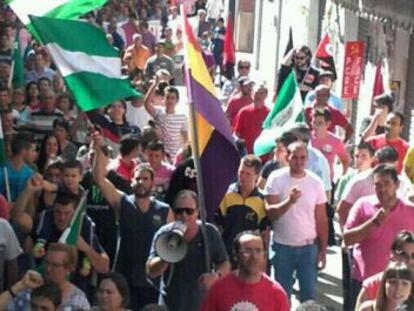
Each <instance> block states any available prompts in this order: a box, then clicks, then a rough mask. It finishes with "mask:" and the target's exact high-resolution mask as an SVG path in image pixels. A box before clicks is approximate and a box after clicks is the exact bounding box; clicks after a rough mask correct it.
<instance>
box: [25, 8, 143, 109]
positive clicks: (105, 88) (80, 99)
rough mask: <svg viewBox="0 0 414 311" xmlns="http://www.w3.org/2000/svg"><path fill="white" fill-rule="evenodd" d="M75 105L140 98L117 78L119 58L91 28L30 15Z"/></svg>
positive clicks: (86, 106) (84, 106)
mask: <svg viewBox="0 0 414 311" xmlns="http://www.w3.org/2000/svg"><path fill="white" fill-rule="evenodd" d="M30 19H31V21H32V26H33V27H34V29H35V30H36V32H37V33H38V34H39V36H40V40H41V42H42V43H43V44H44V45H45V47H46V48H47V50H48V52H49V54H50V56H51V57H52V58H53V60H54V62H55V64H56V66H57V67H58V69H59V71H60V73H61V74H62V76H63V78H64V80H65V83H66V85H67V86H68V88H69V89H70V90H71V92H72V93H73V95H74V97H75V99H76V102H77V104H78V106H79V107H80V108H81V109H82V110H84V111H88V110H92V109H97V108H101V107H104V106H106V105H108V104H110V103H112V102H114V101H115V100H119V99H123V98H126V97H131V96H136V97H142V95H141V94H139V93H138V92H137V91H135V89H133V88H132V87H131V85H130V83H129V81H128V79H126V78H124V77H123V76H122V75H121V59H120V58H119V55H118V52H117V51H116V50H115V49H114V47H113V46H111V45H110V44H109V42H108V41H107V39H106V37H105V34H104V33H103V32H102V31H101V30H100V29H99V28H97V27H95V26H94V25H91V24H88V23H85V22H80V21H72V20H62V19H55V18H49V17H35V16H30Z"/></svg>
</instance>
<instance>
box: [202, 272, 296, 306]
mask: <svg viewBox="0 0 414 311" xmlns="http://www.w3.org/2000/svg"><path fill="white" fill-rule="evenodd" d="M213 310H214V311H229V310H266V311H288V310H290V306H289V301H288V298H287V296H286V293H285V291H284V290H283V288H282V286H280V285H279V284H278V283H276V282H275V281H273V280H272V279H270V278H269V277H268V276H267V275H265V274H263V276H262V279H261V280H260V281H259V282H258V283H255V284H248V283H244V282H242V281H241V280H240V279H239V278H238V277H237V276H235V275H234V274H233V273H230V274H228V275H226V276H225V277H223V278H222V279H220V280H218V281H217V282H216V283H214V284H213V286H212V287H211V289H210V291H209V292H208V295H207V298H206V300H205V301H204V303H203V305H202V306H201V311H213Z"/></svg>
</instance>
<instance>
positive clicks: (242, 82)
mask: <svg viewBox="0 0 414 311" xmlns="http://www.w3.org/2000/svg"><path fill="white" fill-rule="evenodd" d="M237 82H239V84H240V86H245V85H249V84H252V85H254V84H255V83H254V81H252V80H250V79H249V78H248V77H241V78H239V79H238V80H237Z"/></svg>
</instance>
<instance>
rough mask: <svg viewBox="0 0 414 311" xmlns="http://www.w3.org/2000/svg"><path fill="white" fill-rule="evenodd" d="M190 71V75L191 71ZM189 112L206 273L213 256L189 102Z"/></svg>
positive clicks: (201, 174)
mask: <svg viewBox="0 0 414 311" xmlns="http://www.w3.org/2000/svg"><path fill="white" fill-rule="evenodd" d="M187 70H188V73H187V74H188V75H189V74H190V72H189V71H190V69H187ZM188 110H189V113H190V125H191V126H190V128H191V137H192V144H191V146H192V155H193V159H194V167H195V169H196V172H197V192H198V202H199V210H200V220H201V227H200V229H201V235H202V238H203V245H204V254H205V258H204V259H205V260H204V264H205V269H206V272H207V273H208V272H210V271H211V261H210V259H211V255H210V248H209V241H208V237H207V227H206V218H207V215H206V214H207V213H206V206H205V199H204V184H203V172H202V169H201V162H200V156H199V155H200V153H199V151H200V149H199V146H198V139H197V137H198V130H197V122H196V115H195V110H194V103H193V102H192V101H189V103H188Z"/></svg>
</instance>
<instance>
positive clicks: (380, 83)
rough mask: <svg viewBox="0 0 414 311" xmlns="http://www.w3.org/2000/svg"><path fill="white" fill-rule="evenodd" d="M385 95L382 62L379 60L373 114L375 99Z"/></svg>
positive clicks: (376, 69)
mask: <svg viewBox="0 0 414 311" xmlns="http://www.w3.org/2000/svg"><path fill="white" fill-rule="evenodd" d="M383 93H384V79H383V77H382V62H381V60H379V61H378V62H377V65H376V68H375V79H374V87H373V89H372V103H371V112H373V110H374V107H373V103H374V98H375V97H376V96H378V95H381V94H383Z"/></svg>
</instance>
